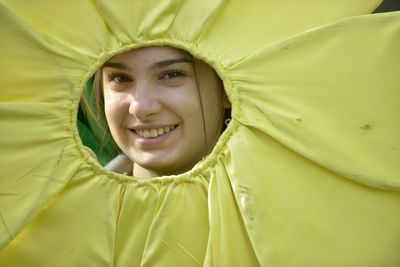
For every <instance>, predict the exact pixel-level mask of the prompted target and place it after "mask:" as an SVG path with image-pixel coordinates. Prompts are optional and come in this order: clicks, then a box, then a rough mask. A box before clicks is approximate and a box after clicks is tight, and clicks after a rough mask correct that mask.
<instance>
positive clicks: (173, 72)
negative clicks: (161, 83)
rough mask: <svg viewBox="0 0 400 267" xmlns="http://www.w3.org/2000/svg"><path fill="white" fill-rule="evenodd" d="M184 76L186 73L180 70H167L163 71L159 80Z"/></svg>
mask: <svg viewBox="0 0 400 267" xmlns="http://www.w3.org/2000/svg"><path fill="white" fill-rule="evenodd" d="M184 76H186V75H185V73H184V72H183V71H181V70H169V71H167V72H164V73H163V74H162V75H161V77H160V80H170V79H177V78H180V77H184Z"/></svg>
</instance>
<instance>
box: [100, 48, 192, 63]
mask: <svg viewBox="0 0 400 267" xmlns="http://www.w3.org/2000/svg"><path fill="white" fill-rule="evenodd" d="M174 58H187V59H190V58H191V55H190V54H189V53H187V52H186V51H183V50H181V49H177V48H173V47H169V46H150V47H141V48H137V49H133V50H130V51H127V52H124V53H121V54H119V55H116V56H114V57H112V58H111V59H110V60H109V61H107V62H123V63H129V62H131V63H133V62H140V63H141V64H145V63H146V62H153V61H155V60H157V61H158V60H163V59H174Z"/></svg>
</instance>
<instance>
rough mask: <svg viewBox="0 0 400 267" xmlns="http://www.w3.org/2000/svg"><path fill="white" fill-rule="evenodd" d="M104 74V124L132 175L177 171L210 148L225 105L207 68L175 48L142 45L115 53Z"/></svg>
mask: <svg viewBox="0 0 400 267" xmlns="http://www.w3.org/2000/svg"><path fill="white" fill-rule="evenodd" d="M194 61H196V63H195V62H194ZM195 65H196V67H195ZM195 69H196V70H195ZM102 73H103V78H102V79H103V80H102V82H103V88H104V103H105V114H106V118H107V121H108V125H109V128H110V131H111V134H112V136H113V138H114V140H115V142H116V143H117V145H118V146H119V148H120V149H121V150H122V151H123V152H124V153H125V154H126V155H127V156H128V157H129V158H130V159H131V160H132V161H133V163H134V169H133V174H134V176H136V177H154V176H161V175H171V174H179V173H182V172H185V171H187V170H190V169H191V168H192V167H193V166H194V165H195V164H196V163H197V162H198V161H199V160H201V159H202V157H204V156H205V155H207V154H208V153H210V152H211V150H212V148H213V147H214V145H215V144H216V142H217V140H218V138H219V136H220V134H221V129H222V124H223V112H224V108H227V107H228V106H229V102H228V100H227V99H226V97H224V93H223V88H222V84H221V81H220V80H219V78H218V76H217V75H216V74H215V72H214V70H213V69H212V68H211V67H209V66H208V65H206V64H205V63H203V62H200V61H198V60H195V59H193V58H192V56H191V55H190V54H188V53H186V52H184V51H182V50H179V49H175V48H171V47H145V48H139V49H136V50H132V51H129V52H125V53H123V54H120V55H117V56H115V57H113V58H112V59H110V60H109V61H108V62H106V63H105V64H104V65H103V68H102ZM198 86H199V88H198ZM203 115H204V116H203Z"/></svg>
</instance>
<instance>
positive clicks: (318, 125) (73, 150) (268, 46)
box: [0, 0, 400, 267]
mask: <svg viewBox="0 0 400 267" xmlns="http://www.w3.org/2000/svg"><path fill="white" fill-rule="evenodd" d="M378 2H380V1H376V0H353V1H347V0H346V1H345V0H338V1H321V0H320V1H316V0H309V1H296V0H291V1H278V0H269V1H267V0H265V1H261V0H255V1H252V2H246V1H242V0H229V1H227V0H205V1H200V0H185V1H183V0H146V1H144V0H143V1H140V0H121V1H106V0H97V1H15V0H1V1H0V3H1V4H0V25H1V31H0V39H1V44H0V60H1V63H0V64H1V65H0V72H1V78H0V90H1V94H0V125H1V126H0V129H1V130H0V148H1V156H0V247H1V251H0V266H7V267H17V266H18V267H19V266H30V267H36V266H38V267H39V266H40V267H45V266H49V267H59V266H85V267H88V266H96V267H102V266H104V267H106V266H110V267H111V266H115V267H123V266H271V267H290V266H294V267H297V266H300V267H303V266H304V267H310V266H318V267H320V266H323V267H338V266H340V267H347V266H348V267H350V266H351V267H356V266H359V267H365V266H371V267H372V266H379V267H380V266H386V267H396V266H397V267H398V266H400V253H399V248H400V192H399V190H400V124H399V122H400V89H399V88H400V75H398V70H399V69H400V14H399V13H398V12H393V13H387V14H379V15H363V14H367V13H369V12H371V10H373V9H374V8H375V7H376V6H377V5H378ZM358 15H362V16H358ZM148 45H171V46H175V47H179V48H183V49H186V50H187V51H189V52H191V53H192V54H193V55H194V56H196V57H198V58H200V59H202V60H204V61H206V62H208V63H209V64H210V65H212V66H213V67H214V68H215V69H216V71H217V72H218V73H219V75H220V76H221V78H222V79H223V81H224V85H225V89H226V91H227V93H228V95H229V97H230V100H231V102H232V117H233V119H232V122H231V123H230V125H229V127H228V129H227V130H226V131H225V132H224V134H223V135H222V136H221V138H220V140H219V142H218V143H217V145H216V147H215V149H214V150H213V152H212V153H211V155H210V156H208V157H207V158H205V159H204V160H203V161H202V162H200V163H199V164H197V165H196V166H195V167H194V168H193V170H191V171H190V172H188V173H185V174H182V175H178V176H174V177H161V178H154V179H147V180H146V179H145V180H137V179H135V178H131V177H127V176H123V175H118V174H114V173H109V172H107V171H105V170H104V169H103V168H102V167H101V166H100V165H99V164H98V163H97V162H96V160H95V159H93V158H92V157H91V156H90V155H89V153H88V152H86V151H85V149H84V148H83V146H82V143H81V141H80V139H79V135H78V132H77V128H76V114H77V109H78V104H79V100H80V95H81V92H82V88H83V87H84V85H85V84H86V82H87V80H88V79H89V77H90V76H92V75H93V73H94V72H95V70H96V69H97V68H99V66H101V64H102V63H104V62H105V61H106V60H107V59H109V58H110V57H112V56H113V55H116V54H118V53H120V52H122V51H126V50H129V49H132V48H135V47H139V46H148Z"/></svg>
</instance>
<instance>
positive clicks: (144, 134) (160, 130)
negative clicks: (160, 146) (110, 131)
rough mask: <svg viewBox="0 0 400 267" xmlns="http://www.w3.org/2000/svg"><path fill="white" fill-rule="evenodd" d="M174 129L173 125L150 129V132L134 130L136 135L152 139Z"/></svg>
mask: <svg viewBox="0 0 400 267" xmlns="http://www.w3.org/2000/svg"><path fill="white" fill-rule="evenodd" d="M173 129H175V125H171V126H166V127H164V128H158V129H151V130H136V133H137V134H138V135H139V136H141V137H144V138H154V137H157V136H160V135H163V134H165V133H168V132H170V131H171V130H173Z"/></svg>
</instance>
